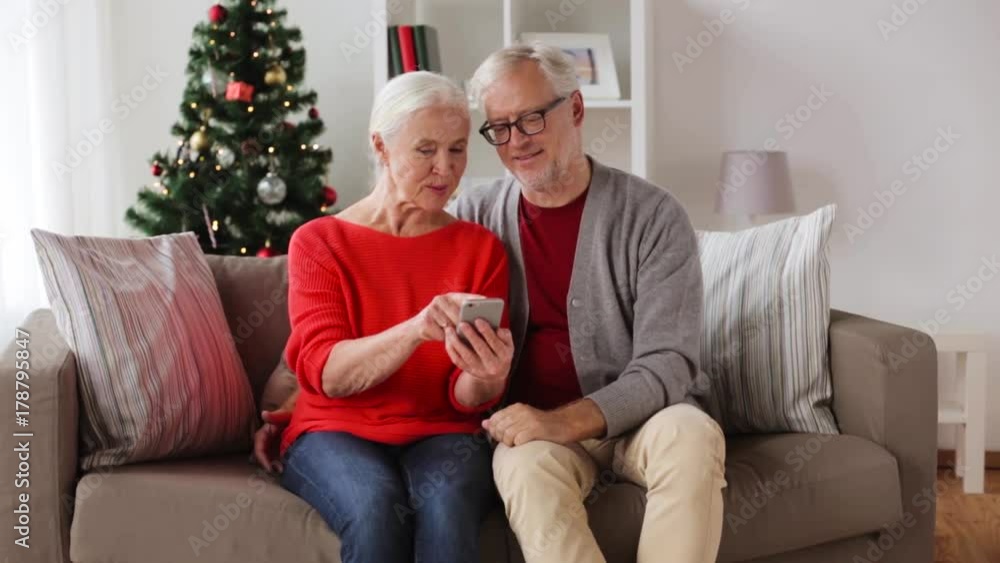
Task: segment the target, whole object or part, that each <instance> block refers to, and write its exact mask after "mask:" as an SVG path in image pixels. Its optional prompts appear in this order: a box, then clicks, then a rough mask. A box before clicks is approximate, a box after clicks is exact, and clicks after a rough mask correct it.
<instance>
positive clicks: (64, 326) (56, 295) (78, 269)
mask: <svg viewBox="0 0 1000 563" xmlns="http://www.w3.org/2000/svg"><path fill="white" fill-rule="evenodd" d="M31 235H32V238H34V241H35V248H36V250H37V252H38V260H39V263H40V265H41V269H42V274H43V277H44V280H45V289H46V292H47V293H48V296H49V302H50V303H51V307H52V311H53V314H54V315H55V318H56V322H57V324H58V326H59V331H60V332H61V333H62V336H63V338H65V339H66V341H67V342H68V343H69V345H70V347H71V348H72V349H73V351H74V353H75V355H76V361H77V374H78V389H79V395H80V404H81V419H82V420H81V421H80V433H81V445H82V448H83V451H82V452H81V460H80V464H81V468H82V469H83V470H89V469H92V468H94V467H99V466H113V465H122V464H126V463H133V462H138V461H144V460H153V459H161V458H172V457H183V456H194V455H202V454H210V453H224V452H231V451H241V450H242V451H245V450H247V449H248V447H249V439H250V433H251V431H252V427H253V423H254V414H255V408H254V402H253V394H252V392H251V390H250V384H249V382H248V380H247V376H246V373H245V371H244V369H243V364H242V362H241V361H240V358H239V355H238V354H237V352H236V346H235V344H234V342H233V337H232V334H231V333H230V332H229V327H228V325H227V324H226V318H225V315H224V313H223V310H222V302H221V301H220V299H219V293H218V290H217V289H216V286H215V279H214V277H213V276H212V272H211V270H210V269H209V267H208V264H207V263H206V261H205V256H204V254H203V253H202V250H201V247H200V246H199V245H198V241H197V239H196V238H195V235H194V234H193V233H181V234H177V235H164V236H158V237H151V238H143V239H113V238H99V237H80V236H74V237H71V236H62V235H58V234H55V233H50V232H46V231H42V230H39V229H34V230H32V231H31Z"/></svg>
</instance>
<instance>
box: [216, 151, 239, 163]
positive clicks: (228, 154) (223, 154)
mask: <svg viewBox="0 0 1000 563" xmlns="http://www.w3.org/2000/svg"><path fill="white" fill-rule="evenodd" d="M215 158H216V160H218V161H219V166H221V167H223V168H229V167H230V166H232V165H233V163H234V162H236V153H234V152H233V149H231V148H229V147H219V149H218V150H217V151H215Z"/></svg>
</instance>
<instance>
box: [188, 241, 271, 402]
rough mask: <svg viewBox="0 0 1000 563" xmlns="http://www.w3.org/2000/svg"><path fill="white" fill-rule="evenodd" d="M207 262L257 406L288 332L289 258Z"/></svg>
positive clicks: (231, 258) (230, 258) (235, 258)
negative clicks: (213, 276)
mask: <svg viewBox="0 0 1000 563" xmlns="http://www.w3.org/2000/svg"><path fill="white" fill-rule="evenodd" d="M205 258H206V260H207V261H208V266H209V267H210V268H211V269H212V273H213V274H214V275H215V284H216V286H217V287H218V288H219V295H220V296H221V297H222V308H223V310H225V312H226V320H227V321H228V322H229V329H230V330H231V331H232V333H233V339H234V340H235V341H236V350H237V351H238V352H239V354H240V357H241V358H242V359H243V365H244V366H245V367H246V372H247V377H248V378H249V379H250V386H251V387H252V388H253V392H254V398H255V399H257V404H258V405H260V404H261V403H260V398H261V394H262V393H263V390H264V386H265V384H266V383H267V380H268V378H269V377H270V376H271V370H273V369H274V366H275V365H276V364H277V363H278V360H279V357H280V356H281V353H282V351H283V350H284V349H285V343H286V342H287V341H288V334H289V333H290V332H291V328H290V325H289V322H288V258H287V257H285V256H281V257H276V258H257V257H256V256H216V255H209V256H206V257H205Z"/></svg>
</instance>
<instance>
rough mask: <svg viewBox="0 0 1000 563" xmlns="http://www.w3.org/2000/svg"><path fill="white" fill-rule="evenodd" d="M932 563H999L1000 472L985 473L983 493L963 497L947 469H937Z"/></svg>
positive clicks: (960, 483) (960, 484) (959, 480)
mask: <svg viewBox="0 0 1000 563" xmlns="http://www.w3.org/2000/svg"><path fill="white" fill-rule="evenodd" d="M938 483H939V484H940V485H939V487H938V490H943V491H944V492H943V493H942V494H941V496H939V497H938V505H937V530H936V531H935V532H934V540H935V549H934V561H935V563H998V562H1000V469H993V470H989V471H987V472H986V493H987V494H983V495H966V494H965V493H963V492H962V481H961V479H958V478H956V477H955V474H954V472H953V471H951V470H950V469H944V468H941V469H939V470H938Z"/></svg>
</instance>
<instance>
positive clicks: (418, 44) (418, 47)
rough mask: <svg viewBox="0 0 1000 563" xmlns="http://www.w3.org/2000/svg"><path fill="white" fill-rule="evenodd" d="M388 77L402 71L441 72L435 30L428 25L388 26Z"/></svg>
mask: <svg viewBox="0 0 1000 563" xmlns="http://www.w3.org/2000/svg"><path fill="white" fill-rule="evenodd" d="M388 35H389V78H392V77H394V76H396V75H398V74H402V73H404V72H413V71H415V70H429V71H431V72H441V54H440V50H439V48H438V37H437V30H436V29H434V28H433V27H431V26H428V25H394V26H391V27H389V30H388Z"/></svg>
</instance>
